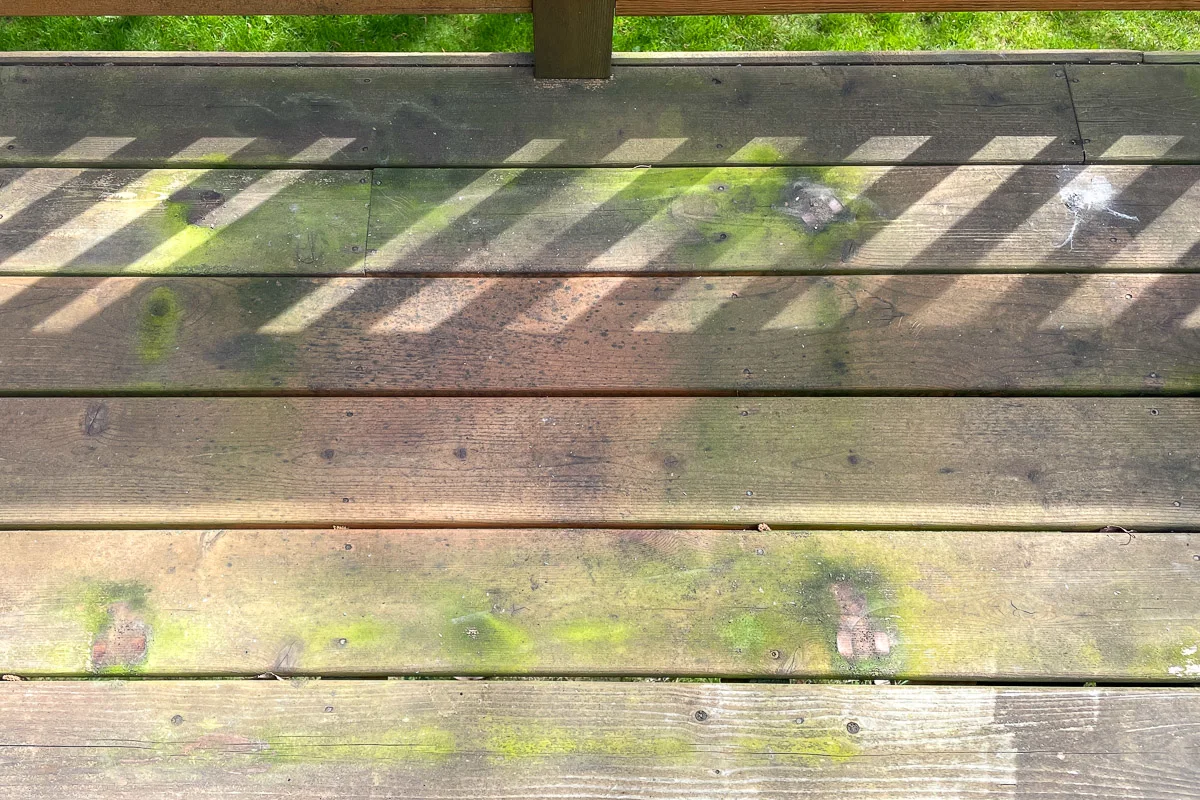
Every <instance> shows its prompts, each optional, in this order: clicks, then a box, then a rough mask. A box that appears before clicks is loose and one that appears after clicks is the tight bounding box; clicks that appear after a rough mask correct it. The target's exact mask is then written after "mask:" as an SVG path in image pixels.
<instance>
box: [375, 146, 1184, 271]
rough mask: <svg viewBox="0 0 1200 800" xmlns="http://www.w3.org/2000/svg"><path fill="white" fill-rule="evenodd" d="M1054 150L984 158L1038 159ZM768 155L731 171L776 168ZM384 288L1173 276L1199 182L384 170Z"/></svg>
mask: <svg viewBox="0 0 1200 800" xmlns="http://www.w3.org/2000/svg"><path fill="white" fill-rule="evenodd" d="M1049 141H1050V140H1049V138H1043V139H1039V138H1038V137H1035V136H1030V137H1013V138H1011V139H1007V140H992V141H990V142H988V143H987V144H986V145H984V146H983V147H982V148H981V149H980V150H979V151H977V152H976V153H973V154H971V155H972V158H977V159H979V160H982V161H989V160H994V159H996V158H1003V157H1017V158H1033V157H1035V156H1036V155H1037V154H1038V153H1039V152H1040V151H1041V149H1042V148H1043V147H1046V146H1048V143H1049ZM777 146H780V143H779V142H775V143H774V144H772V143H770V142H769V141H763V142H761V143H759V144H756V145H752V146H747V147H746V148H744V149H743V151H741V152H739V153H737V154H734V155H733V156H731V158H730V160H731V161H732V162H735V163H736V162H737V161H738V160H739V159H744V160H747V161H758V160H768V161H769V160H771V159H773V158H775V157H776V156H775V155H774V154H773V151H774V149H775V148H776V147H777ZM374 180H375V183H376V186H375V189H374V192H373V194H372V206H371V207H372V213H371V232H370V245H369V253H368V257H367V265H368V269H369V270H370V271H372V272H394V273H410V274H411V273H419V272H444V273H456V272H519V273H538V272H551V273H588V272H675V271H688V272H712V273H721V272H762V271H782V272H788V271H791V272H796V271H817V272H820V271H827V270H835V271H839V272H846V271H853V272H870V271H873V270H882V271H908V270H912V271H942V272H985V271H1025V270H1047V271H1053V270H1078V271H1113V270H1142V269H1147V270H1170V269H1195V268H1196V267H1197V266H1198V265H1200V261H1198V259H1200V249H1198V248H1196V247H1195V245H1196V244H1197V242H1198V241H1200V233H1198V232H1197V231H1196V230H1195V228H1194V226H1191V225H1189V224H1188V223H1189V221H1190V220H1192V219H1193V218H1195V216H1196V215H1197V213H1200V189H1198V188H1197V187H1198V186H1200V168H1197V167H1182V166H1175V167H1148V166H1113V165H1110V166H1102V167H1087V168H1084V167H1071V166H1063V165H1057V166H1050V165H1024V166H1022V165H994V164H993V165H987V166H983V165H978V164H974V165H961V166H940V167H878V166H876V167H829V168H809V169H805V168H800V167H791V168H752V167H744V166H724V167H716V168H690V169H679V168H676V169H649V170H630V169H598V168H592V169H573V170H563V169H493V170H466V169H456V170H444V169H443V170H423V169H421V170H414V169H403V170H377V171H376V172H375V173H374Z"/></svg>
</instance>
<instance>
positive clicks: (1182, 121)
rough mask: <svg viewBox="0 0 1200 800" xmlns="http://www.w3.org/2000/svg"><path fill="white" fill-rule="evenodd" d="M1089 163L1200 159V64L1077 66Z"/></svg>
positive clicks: (1071, 69)
mask: <svg viewBox="0 0 1200 800" xmlns="http://www.w3.org/2000/svg"><path fill="white" fill-rule="evenodd" d="M1066 69H1067V71H1068V73H1069V74H1070V76H1071V80H1072V83H1071V92H1072V95H1073V97H1074V103H1075V112H1076V114H1077V115H1078V117H1079V130H1080V132H1081V133H1082V135H1083V140H1084V148H1085V149H1086V150H1087V160H1088V161H1089V162H1104V161H1134V162H1155V161H1158V162H1171V161H1196V160H1197V159H1200V90H1198V87H1200V64H1144V65H1141V66H1137V67H1130V68H1125V69H1121V68H1120V67H1115V66H1101V65H1089V64H1072V65H1069V66H1068V67H1066Z"/></svg>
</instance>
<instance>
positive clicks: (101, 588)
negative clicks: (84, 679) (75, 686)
mask: <svg viewBox="0 0 1200 800" xmlns="http://www.w3.org/2000/svg"><path fill="white" fill-rule="evenodd" d="M65 596H66V600H65V601H64V603H63V606H62V609H61V613H62V616H63V617H64V618H65V619H67V620H71V621H72V622H74V623H75V624H78V625H79V626H80V628H81V629H82V631H83V633H84V636H83V637H82V638H81V640H73V641H72V642H71V644H70V646H69V647H62V648H59V650H58V651H57V652H56V653H55V660H54V663H55V664H61V665H62V668H63V669H64V670H67V671H76V670H79V671H90V672H94V673H99V674H104V675H140V674H169V673H177V672H178V671H179V670H180V668H181V666H182V665H193V664H195V663H196V661H197V654H198V653H201V652H203V651H204V648H205V646H206V645H207V643H208V642H210V641H211V637H212V636H213V631H212V630H211V629H210V628H208V627H198V626H196V625H194V624H192V623H191V621H190V620H189V614H188V613H187V612H186V611H183V612H181V613H178V614H175V613H172V612H169V611H164V610H162V609H160V608H156V607H155V605H154V604H153V603H152V602H151V600H152V598H151V590H150V587H148V586H146V585H145V584H142V583H139V582H137V581H85V582H82V583H79V584H77V585H75V586H73V587H71V588H70V589H69V590H68V591H66V593H65ZM130 621H132V622H135V623H136V624H138V625H139V630H142V631H144V633H145V636H146V641H145V649H144V653H143V654H142V655H141V656H140V657H139V658H137V659H136V660H135V661H133V662H132V663H116V664H107V665H103V666H97V665H93V663H92V648H93V646H94V645H95V643H96V642H97V641H101V640H105V639H106V638H107V636H108V634H109V629H110V627H112V626H113V625H122V624H128V623H129V622H130Z"/></svg>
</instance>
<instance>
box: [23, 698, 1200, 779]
mask: <svg viewBox="0 0 1200 800" xmlns="http://www.w3.org/2000/svg"><path fill="white" fill-rule="evenodd" d="M1197 714H1200V692H1198V691H1197V690H1195V689H1123V688H1105V689H1095V688H1093V689H1082V688H1057V689H1029V688H1026V689H1021V688H997V687H982V686H980V687H957V688H950V687H932V686H922V687H917V686H896V687H876V686H815V685H808V686H761V685H760V686H753V685H714V684H707V685H705V684H644V683H643V684H635V683H564V682H548V683H530V682H521V683H517V682H500V683H491V682H485V683H469V682H468V683H463V682H455V681H448V682H446V681H442V682H429V681H420V682H418V681H390V682H383V681H378V682H362V681H319V682H308V683H301V684H288V683H281V682H278V681H255V682H249V681H215V682H194V681H189V682H176V681H143V682H134V683H123V682H116V683H112V682H105V683H80V682H67V683H32V684H15V685H10V684H4V685H2V686H0V734H2V738H0V741H2V742H3V744H0V759H2V760H3V762H4V763H5V767H6V768H5V769H4V770H3V771H0V797H4V798H11V799H12V800H18V798H19V800H49V799H50V798H53V800H58V798H61V797H64V796H82V795H86V796H88V797H92V798H97V800H134V798H137V799H138V800H141V798H145V797H146V796H147V795H150V796H154V797H183V796H188V797H194V796H197V795H200V796H203V797H210V798H236V797H244V796H245V795H246V793H247V790H248V789H249V788H250V787H252V788H253V792H254V796H256V797H261V798H267V799H268V800H270V799H273V798H283V797H295V796H296V795H297V793H298V789H299V790H300V793H302V794H303V795H304V796H305V797H313V798H347V797H354V798H360V797H361V798H366V797H377V796H380V795H386V796H389V797H403V798H422V799H424V798H428V799H429V800H435V799H436V800H443V799H444V798H461V797H483V796H497V795H499V796H502V797H508V798H517V799H520V800H525V799H526V798H528V800H543V799H544V798H552V797H586V798H593V799H594V800H609V799H610V798H637V799H638V800H655V799H661V798H674V797H681V796H683V797H738V796H753V797H756V798H765V799H766V800H775V799H778V800H783V799H784V798H788V799H789V800H790V799H791V798H795V797H796V796H797V795H798V794H801V793H802V794H803V795H804V796H805V797H812V798H818V800H833V798H844V797H845V796H846V793H847V791H848V789H847V787H854V790H855V791H856V792H860V793H862V794H865V795H872V796H874V795H878V796H886V797H889V798H896V799H897V800H908V799H909V798H912V800H917V798H921V799H922V800H925V798H930V797H945V798H958V797H963V796H980V797H1042V798H1055V799H1056V798H1068V797H1075V796H1081V795H1082V796H1087V797H1093V798H1098V800H1110V799H1111V800H1118V798H1126V797H1129V796H1131V795H1132V796H1137V797H1139V798H1146V799H1147V800H1191V798H1194V797H1195V796H1196V792H1197V790H1198V789H1200V774H1198V772H1197V767H1196V762H1195V759H1194V758H1192V757H1191V755H1192V753H1193V752H1194V750H1195V748H1196V747H1197V744H1198V743H1200V742H1198V734H1197V729H1196V725H1195V724H1194V723H1193V722H1192V720H1194V719H1195V717H1196V715H1197ZM135 778H136V779H135Z"/></svg>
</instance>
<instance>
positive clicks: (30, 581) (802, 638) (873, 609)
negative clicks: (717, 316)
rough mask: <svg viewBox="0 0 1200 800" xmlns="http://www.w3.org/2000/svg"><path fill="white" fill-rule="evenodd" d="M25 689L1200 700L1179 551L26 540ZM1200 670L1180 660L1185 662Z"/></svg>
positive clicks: (585, 537)
mask: <svg viewBox="0 0 1200 800" xmlns="http://www.w3.org/2000/svg"><path fill="white" fill-rule="evenodd" d="M0 546H2V547H3V549H4V552H5V554H6V555H7V558H8V559H9V563H10V565H11V566H10V568H9V569H8V570H7V573H6V579H5V583H4V587H3V589H2V590H0V603H3V605H4V606H5V607H8V608H15V609H20V613H19V614H16V613H14V614H0V664H2V665H3V669H4V670H5V671H7V672H13V673H17V674H19V675H26V676H28V675H60V676H63V675H66V676H78V675H90V674H107V675H113V674H136V675H145V676H171V675H197V676H203V675H258V674H261V673H264V672H268V671H270V672H274V673H276V674H284V675H297V674H300V675H389V674H425V675H429V674H441V675H472V674H474V675H495V674H501V675H504V674H526V675H530V674H532V675H555V674H560V675H561V674H568V675H630V674H634V675H637V674H641V675H682V676H688V675H747V676H758V677H763V676H767V677H786V676H809V677H811V676H818V677H819V676H829V675H836V676H841V677H881V676H887V677H906V678H919V679H927V680H928V679H942V680H963V679H966V680H975V679H988V680H1003V679H1007V680H1014V679H1015V680H1021V681H1030V680H1052V681H1061V680H1076V681H1084V680H1100V681H1104V680H1108V681H1133V680H1138V681H1150V682H1162V681H1191V682H1194V681H1195V680H1196V675H1197V674H1200V657H1197V656H1196V655H1195V653H1196V647H1197V646H1200V627H1198V626H1197V623H1196V618H1197V611H1198V610H1200V541H1195V537H1193V536H1191V535H1189V534H1153V533H1125V532H1121V531H1118V530H1114V531H1113V532H1105V533H1070V534H1067V533H1030V532H1021V533H993V534H981V533H978V532H973V533H953V532H934V531H920V532H843V531H834V532H781V531H773V532H753V531H752V532H742V531H661V530H658V531H645V530H626V531H605V530H574V531H571V530H566V531H564V530H555V529H547V530H509V529H504V530H462V529H458V530H423V531H387V530H383V531H379V530H325V531H319V530H316V531H315V530H285V531H271V530H268V531H251V530H220V531H217V530H207V531H104V532H94V531H75V532H72V531H14V532H8V533H2V534H0ZM1189 654H1190V655H1189Z"/></svg>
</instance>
